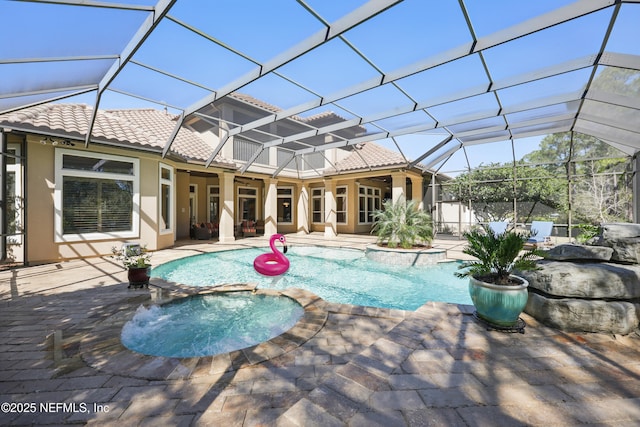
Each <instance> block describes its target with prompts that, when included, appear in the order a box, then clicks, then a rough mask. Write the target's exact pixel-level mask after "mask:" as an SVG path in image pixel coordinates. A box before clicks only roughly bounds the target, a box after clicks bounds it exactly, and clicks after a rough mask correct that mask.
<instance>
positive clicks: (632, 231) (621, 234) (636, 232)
mask: <svg viewBox="0 0 640 427" xmlns="http://www.w3.org/2000/svg"><path fill="white" fill-rule="evenodd" d="M601 228H602V238H603V239H604V240H605V241H606V240H610V239H624V238H628V237H637V238H640V224H631V223H626V222H611V223H603V224H602V225H601Z"/></svg>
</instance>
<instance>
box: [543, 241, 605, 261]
mask: <svg viewBox="0 0 640 427" xmlns="http://www.w3.org/2000/svg"><path fill="white" fill-rule="evenodd" d="M611 255H613V249H612V248H607V247H604V246H584V245H558V246H556V247H554V248H551V249H549V250H548V251H547V252H546V253H545V256H544V258H545V259H547V260H554V261H577V260H583V261H609V260H610V259H611Z"/></svg>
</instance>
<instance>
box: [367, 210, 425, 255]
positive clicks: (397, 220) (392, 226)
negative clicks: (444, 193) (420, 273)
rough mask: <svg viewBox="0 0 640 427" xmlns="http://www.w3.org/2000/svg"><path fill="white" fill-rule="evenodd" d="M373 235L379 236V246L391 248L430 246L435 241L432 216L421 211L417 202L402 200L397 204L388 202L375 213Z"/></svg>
mask: <svg viewBox="0 0 640 427" xmlns="http://www.w3.org/2000/svg"><path fill="white" fill-rule="evenodd" d="M373 219H374V224H373V227H372V228H371V233H372V234H376V235H377V236H378V244H379V245H383V244H385V243H386V245H387V247H389V248H396V247H398V246H400V247H401V248H403V249H411V248H413V247H415V246H420V245H425V246H430V245H431V241H432V240H433V225H432V222H431V215H429V214H428V213H427V212H425V211H423V210H422V209H419V207H418V202H417V201H416V200H409V201H406V200H405V199H404V198H400V199H399V200H398V201H397V202H396V203H393V202H392V201H391V200H386V201H385V202H384V203H383V204H382V209H381V210H377V211H375V212H374V213H373Z"/></svg>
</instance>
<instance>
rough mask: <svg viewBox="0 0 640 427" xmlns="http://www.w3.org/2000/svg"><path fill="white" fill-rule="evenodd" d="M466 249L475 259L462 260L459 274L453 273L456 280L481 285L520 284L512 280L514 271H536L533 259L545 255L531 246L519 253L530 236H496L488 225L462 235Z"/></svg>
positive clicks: (511, 231) (464, 251) (515, 234)
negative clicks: (483, 283)
mask: <svg viewBox="0 0 640 427" xmlns="http://www.w3.org/2000/svg"><path fill="white" fill-rule="evenodd" d="M464 237H465V238H466V239H467V242H468V244H467V246H466V247H465V248H464V249H463V250H462V252H463V253H465V254H467V255H471V256H472V257H474V258H476V259H474V260H471V261H464V262H462V264H461V265H460V266H459V267H458V268H459V269H460V270H462V271H458V272H456V273H455V275H456V276H457V277H468V276H473V277H474V278H476V279H478V280H482V281H483V282H488V283H494V284H496V285H504V286H507V285H510V284H519V283H515V282H514V281H513V280H512V279H511V277H510V276H511V273H512V272H513V271H514V270H519V271H527V270H537V269H538V266H537V265H536V260H537V259H539V258H541V257H544V253H543V252H542V251H541V250H539V249H537V248H536V247H533V248H532V249H528V250H526V251H525V252H524V253H522V254H520V253H521V252H522V250H523V249H524V245H525V243H526V242H527V239H529V237H530V234H529V233H517V232H515V231H513V230H507V231H505V232H504V233H495V232H494V231H493V230H491V228H489V227H488V226H484V227H478V228H475V229H473V230H471V231H468V232H465V233H464Z"/></svg>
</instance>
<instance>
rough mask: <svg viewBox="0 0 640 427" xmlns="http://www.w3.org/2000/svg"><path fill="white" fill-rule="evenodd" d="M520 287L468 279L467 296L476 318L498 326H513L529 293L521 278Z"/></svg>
mask: <svg viewBox="0 0 640 427" xmlns="http://www.w3.org/2000/svg"><path fill="white" fill-rule="evenodd" d="M512 277H517V278H518V279H520V280H521V281H522V284H521V285H516V286H498V285H494V284H492V283H486V282H483V281H481V280H477V279H475V278H473V277H470V278H469V294H470V295H471V301H473V305H474V306H475V307H476V312H477V313H478V316H479V317H480V318H482V319H484V320H486V321H487V322H489V323H493V324H494V325H498V326H513V325H515V324H516V323H517V321H518V317H519V316H520V313H522V310H524V307H525V306H526V305H527V299H528V298H529V293H528V292H527V287H528V286H529V282H527V281H526V280H525V279H523V278H522V277H518V276H512Z"/></svg>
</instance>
